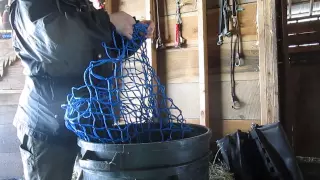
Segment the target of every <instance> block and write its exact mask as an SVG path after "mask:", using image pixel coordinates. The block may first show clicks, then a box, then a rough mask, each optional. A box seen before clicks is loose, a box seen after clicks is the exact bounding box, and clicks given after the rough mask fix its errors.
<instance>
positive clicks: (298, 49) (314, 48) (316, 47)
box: [288, 45, 320, 54]
mask: <svg viewBox="0 0 320 180" xmlns="http://www.w3.org/2000/svg"><path fill="white" fill-rule="evenodd" d="M288 51H289V54H295V53H308V52H316V51H320V46H319V45H310V46H297V47H289V50H288Z"/></svg>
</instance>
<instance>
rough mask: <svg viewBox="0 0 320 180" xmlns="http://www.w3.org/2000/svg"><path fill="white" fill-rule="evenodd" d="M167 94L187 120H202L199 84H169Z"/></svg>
mask: <svg viewBox="0 0 320 180" xmlns="http://www.w3.org/2000/svg"><path fill="white" fill-rule="evenodd" d="M166 93H167V96H168V97H169V98H171V99H172V100H173V102H174V104H175V105H176V106H177V107H178V108H179V109H181V111H182V115H183V117H184V118H186V119H200V111H199V109H200V98H199V83H183V84H167V85H166Z"/></svg>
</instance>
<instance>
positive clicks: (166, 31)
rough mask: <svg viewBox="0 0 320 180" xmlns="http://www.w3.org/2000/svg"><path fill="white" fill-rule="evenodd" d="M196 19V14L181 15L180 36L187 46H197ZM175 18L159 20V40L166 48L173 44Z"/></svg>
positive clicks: (169, 17) (168, 17) (167, 17)
mask: <svg viewBox="0 0 320 180" xmlns="http://www.w3.org/2000/svg"><path fill="white" fill-rule="evenodd" d="M197 22H198V18H197V14H196V13H190V14H184V15H182V23H183V24H182V36H183V37H184V38H185V39H186V43H187V44H194V45H196V44H197V40H198V24H197ZM175 25H176V18H175V16H166V17H162V18H160V27H161V38H162V41H163V43H165V45H166V46H173V45H174V42H175Z"/></svg>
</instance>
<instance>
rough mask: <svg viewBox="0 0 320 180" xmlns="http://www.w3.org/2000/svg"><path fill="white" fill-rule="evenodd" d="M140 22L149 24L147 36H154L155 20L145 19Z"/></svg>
mask: <svg viewBox="0 0 320 180" xmlns="http://www.w3.org/2000/svg"><path fill="white" fill-rule="evenodd" d="M140 23H142V24H148V33H147V35H146V37H147V38H152V36H153V31H154V28H155V24H154V22H153V21H150V20H143V21H140Z"/></svg>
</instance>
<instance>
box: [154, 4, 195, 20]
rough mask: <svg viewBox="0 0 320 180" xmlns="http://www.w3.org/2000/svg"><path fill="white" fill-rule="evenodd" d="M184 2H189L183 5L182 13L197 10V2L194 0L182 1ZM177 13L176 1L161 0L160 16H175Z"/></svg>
mask: <svg viewBox="0 0 320 180" xmlns="http://www.w3.org/2000/svg"><path fill="white" fill-rule="evenodd" d="M182 2H183V3H184V2H185V3H187V4H185V5H184V6H182V8H181V10H180V12H181V14H186V13H190V12H196V11H197V4H196V1H194V0H191V1H190V0H189V1H188V0H186V1H182ZM175 15H176V1H168V0H159V16H160V17H164V16H173V17H175Z"/></svg>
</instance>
